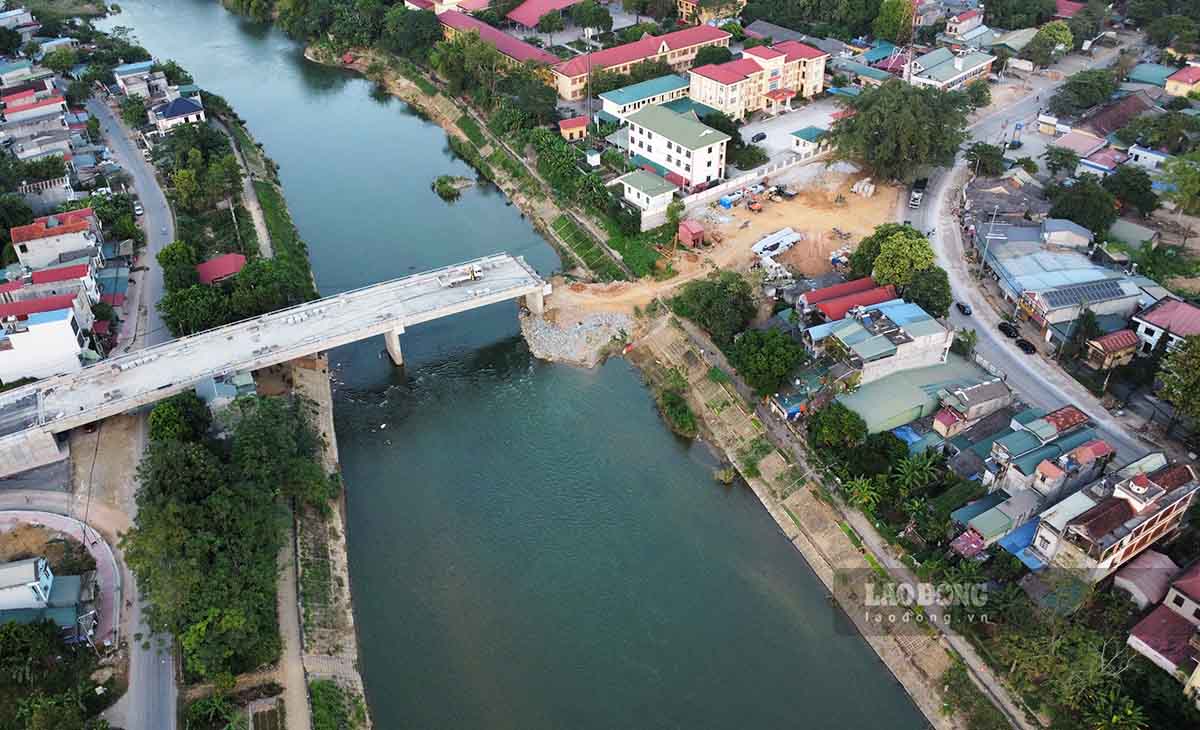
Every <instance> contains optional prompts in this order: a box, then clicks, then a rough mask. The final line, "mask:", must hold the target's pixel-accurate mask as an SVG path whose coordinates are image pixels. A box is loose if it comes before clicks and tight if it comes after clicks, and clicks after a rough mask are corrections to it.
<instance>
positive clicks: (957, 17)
mask: <svg viewBox="0 0 1200 730" xmlns="http://www.w3.org/2000/svg"><path fill="white" fill-rule="evenodd" d="M978 15H979V11H978V10H968V11H967V12H965V13H959V14H958V15H955V16H954V17H953V18H950V20H951V21H952V22H955V23H961V22H963V21H964V20H970V19H971V18H974V17H976V16H978Z"/></svg>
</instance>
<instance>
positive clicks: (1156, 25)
mask: <svg viewBox="0 0 1200 730" xmlns="http://www.w3.org/2000/svg"><path fill="white" fill-rule="evenodd" d="M1197 31H1198V27H1197V23H1196V21H1195V20H1192V19H1191V18H1189V17H1187V16H1185V15H1166V16H1163V17H1160V18H1157V19H1156V20H1155V21H1154V22H1153V23H1151V24H1150V25H1149V26H1147V27H1146V38H1147V39H1149V41H1150V42H1151V43H1153V44H1154V45H1156V46H1158V47H1159V48H1166V47H1167V46H1171V47H1175V46H1177V45H1178V46H1183V48H1176V50H1180V51H1184V52H1187V51H1189V50H1190V49H1191V48H1192V47H1194V46H1195V44H1196V43H1197ZM1179 41H1182V42H1179Z"/></svg>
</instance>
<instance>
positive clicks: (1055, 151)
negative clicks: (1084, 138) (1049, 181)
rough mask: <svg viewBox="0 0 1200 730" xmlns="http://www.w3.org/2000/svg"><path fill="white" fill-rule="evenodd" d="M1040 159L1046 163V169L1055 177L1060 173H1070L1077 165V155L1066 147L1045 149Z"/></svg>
mask: <svg viewBox="0 0 1200 730" xmlns="http://www.w3.org/2000/svg"><path fill="white" fill-rule="evenodd" d="M1042 159H1044V160H1045V161H1046V169H1047V170H1049V171H1050V174H1051V175H1055V176H1057V175H1058V173H1060V172H1067V173H1070V172H1071V171H1073V170H1074V169H1075V166H1076V165H1078V164H1079V155H1078V154H1076V153H1075V151H1074V150H1069V149H1067V148H1066V147H1047V148H1046V151H1045V152H1043V153H1042Z"/></svg>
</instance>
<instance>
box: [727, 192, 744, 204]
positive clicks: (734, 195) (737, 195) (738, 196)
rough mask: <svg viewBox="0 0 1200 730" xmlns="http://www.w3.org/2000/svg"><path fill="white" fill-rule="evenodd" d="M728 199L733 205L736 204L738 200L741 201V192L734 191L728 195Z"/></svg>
mask: <svg viewBox="0 0 1200 730" xmlns="http://www.w3.org/2000/svg"><path fill="white" fill-rule="evenodd" d="M729 199H730V200H732V201H733V202H735V203H736V202H738V201H739V200H741V199H742V191H741V190H734V191H733V192H732V193H730V194H729Z"/></svg>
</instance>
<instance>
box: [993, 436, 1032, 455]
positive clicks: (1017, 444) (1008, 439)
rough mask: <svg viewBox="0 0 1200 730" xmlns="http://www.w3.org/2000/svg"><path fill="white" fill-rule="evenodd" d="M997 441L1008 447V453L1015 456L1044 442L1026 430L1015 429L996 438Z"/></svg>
mask: <svg viewBox="0 0 1200 730" xmlns="http://www.w3.org/2000/svg"><path fill="white" fill-rule="evenodd" d="M996 443H998V444H1000V445H1001V446H1003V447H1004V448H1006V449H1008V453H1010V454H1012V455H1013V456H1016V455H1018V454H1024V453H1025V452H1026V451H1031V450H1033V449H1036V448H1037V447H1038V446H1041V444H1042V442H1041V439H1039V438H1038V437H1037V436H1034V435H1033V434H1032V433H1030V432H1028V431H1025V430H1020V431H1013V432H1012V433H1010V434H1009V435H1007V436H1005V437H1003V438H998V439H996Z"/></svg>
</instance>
